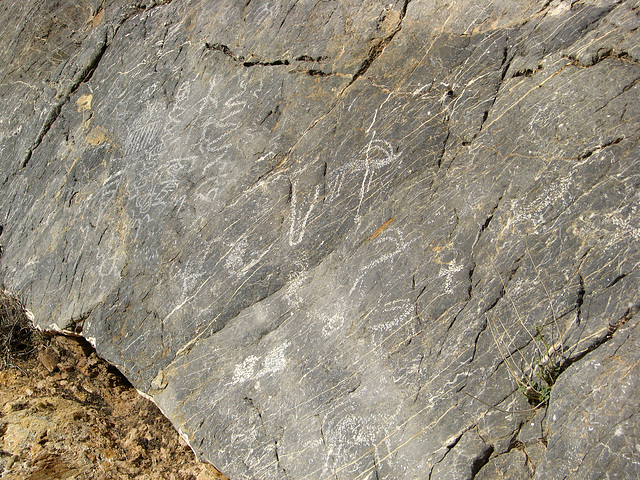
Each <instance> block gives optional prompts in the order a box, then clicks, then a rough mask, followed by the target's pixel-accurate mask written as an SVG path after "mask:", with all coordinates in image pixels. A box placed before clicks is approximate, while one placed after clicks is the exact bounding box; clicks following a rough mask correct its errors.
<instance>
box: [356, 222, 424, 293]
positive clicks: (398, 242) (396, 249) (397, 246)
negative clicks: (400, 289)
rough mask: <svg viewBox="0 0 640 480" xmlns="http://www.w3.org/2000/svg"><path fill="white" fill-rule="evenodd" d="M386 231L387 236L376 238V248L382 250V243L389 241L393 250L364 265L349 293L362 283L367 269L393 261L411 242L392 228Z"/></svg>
mask: <svg viewBox="0 0 640 480" xmlns="http://www.w3.org/2000/svg"><path fill="white" fill-rule="evenodd" d="M386 232H387V236H380V237H378V239H377V240H376V245H378V247H377V250H378V251H383V250H384V249H385V247H384V244H385V243H389V244H391V245H393V251H390V252H387V253H383V254H382V255H380V256H378V257H376V258H375V259H374V260H373V261H371V262H370V263H368V264H367V265H365V266H364V267H363V268H362V269H361V270H360V275H358V277H357V278H356V280H355V282H353V285H352V286H351V289H350V290H349V295H351V294H353V292H354V291H355V290H356V289H357V288H358V287H359V286H360V285H361V284H362V282H363V280H364V278H365V276H366V275H367V273H368V272H369V270H371V269H373V268H375V267H377V266H378V265H380V264H382V263H385V262H389V261H393V259H395V258H396V257H397V256H398V255H399V254H400V253H402V252H403V251H405V250H406V249H407V248H408V247H409V245H411V243H412V242H411V241H409V242H407V241H406V240H404V239H403V238H402V237H401V234H400V232H399V231H397V230H393V229H391V228H389V229H387V230H386Z"/></svg>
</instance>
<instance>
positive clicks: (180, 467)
mask: <svg viewBox="0 0 640 480" xmlns="http://www.w3.org/2000/svg"><path fill="white" fill-rule="evenodd" d="M0 478H2V479H6V480H18V479H20V480H25V479H26V480H45V479H46V480H50V479H78V480H98V479H100V480H103V479H130V478H135V479H138V480H146V479H148V480H152V479H153V480H157V479H171V480H221V479H225V478H226V477H224V476H223V475H221V474H220V473H219V472H218V471H217V470H215V468H213V467H212V466H211V465H208V464H204V463H200V462H198V461H197V460H196V458H195V456H194V454H193V452H192V451H191V450H190V448H189V447H188V446H186V445H185V444H184V442H183V441H182V439H181V438H180V437H179V435H178V434H177V432H176V431H175V430H174V428H173V427H172V426H171V424H170V423H169V421H168V420H167V419H166V418H165V417H164V416H163V415H162V414H161V413H160V411H159V409H158V408H157V407H156V406H155V405H154V404H153V403H152V402H150V401H149V400H147V399H145V398H143V397H141V396H140V395H138V393H137V392H136V390H135V389H134V388H133V387H132V386H131V385H130V384H129V383H128V382H127V380H126V379H125V378H124V377H123V376H122V375H121V374H120V373H119V372H118V371H117V370H116V369H115V368H114V367H113V366H110V365H108V364H107V363H106V362H104V361H102V360H101V359H100V358H98V357H97V355H96V354H95V352H94V351H93V348H92V347H91V345H89V344H88V343H87V342H86V341H84V339H82V338H75V337H67V336H62V335H56V336H53V337H47V336H43V337H42V338H41V339H40V340H39V343H38V345H37V349H36V350H35V351H34V352H33V354H32V355H31V357H30V358H28V359H26V360H24V361H22V362H15V364H14V365H13V366H12V367H9V368H5V369H4V370H1V371H0Z"/></svg>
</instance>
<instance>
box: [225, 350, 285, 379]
mask: <svg viewBox="0 0 640 480" xmlns="http://www.w3.org/2000/svg"><path fill="white" fill-rule="evenodd" d="M290 345H291V343H290V342H284V343H283V344H281V345H278V346H276V347H274V348H273V349H271V350H270V351H269V352H268V353H267V354H266V355H265V356H264V357H258V356H255V355H249V356H248V357H247V358H245V359H244V360H243V361H242V363H239V364H237V365H236V366H235V369H234V371H233V378H232V380H231V385H236V384H238V383H242V382H247V381H250V380H258V379H260V378H262V377H264V376H265V375H271V374H274V373H278V372H279V371H281V370H282V369H283V368H285V366H286V365H287V359H286V357H285V350H286V349H287V348H288V347H289V346H290Z"/></svg>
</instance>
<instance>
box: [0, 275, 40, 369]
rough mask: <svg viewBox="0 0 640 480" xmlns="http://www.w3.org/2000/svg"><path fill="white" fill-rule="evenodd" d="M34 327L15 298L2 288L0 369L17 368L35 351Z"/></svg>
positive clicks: (0, 297)
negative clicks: (16, 363) (18, 363)
mask: <svg viewBox="0 0 640 480" xmlns="http://www.w3.org/2000/svg"><path fill="white" fill-rule="evenodd" d="M35 348H36V347H35V343H34V327H33V323H32V322H31V320H30V319H29V317H28V316H27V313H26V311H25V309H24V307H23V305H22V303H21V302H20V300H18V299H17V298H16V297H15V296H13V295H11V294H9V293H8V292H7V291H6V290H5V289H4V287H1V288H0V369H4V368H7V367H12V366H16V365H15V362H16V360H24V359H26V358H27V357H28V356H29V355H30V354H31V353H33V352H34V351H35Z"/></svg>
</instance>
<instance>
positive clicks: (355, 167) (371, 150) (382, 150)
mask: <svg viewBox="0 0 640 480" xmlns="http://www.w3.org/2000/svg"><path fill="white" fill-rule="evenodd" d="M400 156H401V153H400V152H396V151H395V148H394V147H393V145H392V144H391V143H390V142H388V141H386V140H383V139H380V138H376V131H375V130H374V131H373V133H372V134H371V139H370V140H369V142H368V143H367V146H366V147H364V148H363V149H362V150H361V151H360V152H359V153H358V155H357V157H356V158H354V159H353V160H352V161H350V162H349V163H347V164H346V165H343V166H341V167H340V168H339V169H337V170H336V171H335V172H334V173H333V174H332V175H331V180H330V181H329V194H328V196H327V198H326V201H327V202H332V201H334V200H335V199H336V198H337V197H338V196H339V195H340V193H341V191H342V187H343V184H344V182H345V180H347V179H349V178H351V177H352V176H353V175H355V174H362V175H363V176H362V181H361V182H360V191H359V195H358V208H357V210H356V215H357V216H359V215H360V209H361V208H362V204H363V202H364V199H365V196H366V194H367V193H368V192H369V190H370V189H371V183H372V180H373V178H374V177H375V175H376V174H377V173H378V170H380V169H381V168H383V167H386V166H387V165H390V164H392V163H394V162H395V161H397V160H398V159H399V158H400Z"/></svg>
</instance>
